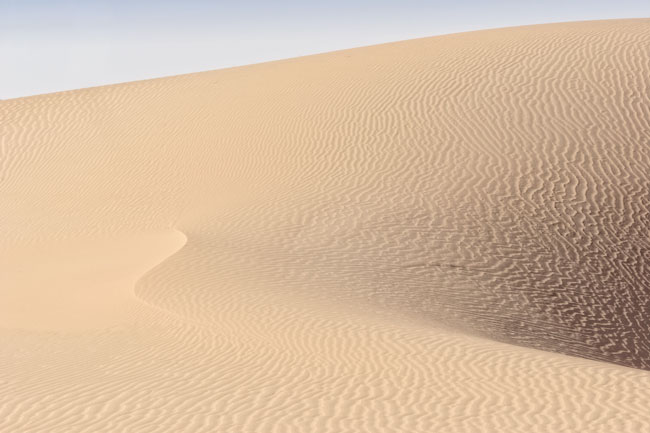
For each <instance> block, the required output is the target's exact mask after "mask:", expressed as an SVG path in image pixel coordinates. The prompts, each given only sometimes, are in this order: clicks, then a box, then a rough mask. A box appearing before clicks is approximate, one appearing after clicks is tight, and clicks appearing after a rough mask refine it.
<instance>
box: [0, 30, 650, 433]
mask: <svg viewBox="0 0 650 433" xmlns="http://www.w3.org/2000/svg"><path fill="white" fill-rule="evenodd" d="M649 95H650V20H616V21H599V22H581V23H563V24H549V25H540V26H528V27H519V28H507V29H498V30H489V31H481V32H471V33H463V34H454V35H448V36H441V37H434V38H427V39H419V40H412V41H405V42H398V43H393V44H385V45H378V46H372V47H364V48H359V49H352V50H346V51H340V52H334V53H327V54H322V55H317V56H309V57H303V58H297V59H289V60H284V61H278V62H271V63H265V64H259V65H251V66H246V67H240V68H233V69H226V70H220V71H212V72H204V73H198V74H191V75H184V76H178V77H170V78H165V79H157V80H150V81H142V82H134V83H126V84H120V85H113V86H106V87H99V88H92V89H83V90H78V91H72V92H64V93H58V94H51V95H42V96H37V97H30V98H22V99H15V100H8V101H2V102H0V119H1V124H0V128H1V129H0V201H1V204H2V205H1V206H0V240H1V242H0V259H1V260H2V261H0V265H2V266H3V267H4V268H5V269H7V271H6V272H5V271H3V274H2V275H0V285H1V287H0V302H2V303H3V305H5V306H4V307H2V308H5V310H4V311H5V313H6V314H4V315H3V318H2V319H0V326H1V328H0V336H1V337H2V339H1V341H2V344H0V431H1V432H12V433H13V432H45V431H47V432H52V433H54V432H99V431H106V432H114V431H128V432H178V431H188V432H189V431H197V432H215V431H219V432H232V431H242V432H294V431H295V432H313V431H319V432H369V431H372V432H432V431H452V432H453V431H458V432H476V431H485V432H563V431H564V432H574V431H575V432H578V431H579V432H601V431H602V432H611V431H621V432H623V431H630V432H638V431H645V430H649V429H650V415H649V414H648V411H647V408H648V407H650V373H649V372H648V371H647V370H650V322H649V321H648V320H647V314H648V311H649V309H650V194H649V191H650V96H649ZM179 248H180V249H179ZM16 252H18V253H16ZM44 270H45V271H44ZM68 299H73V300H74V302H71V301H68ZM106 305H108V307H106ZM101 306H104V307H106V308H99V307H101ZM1 311H3V310H2V309H1V308H0V312H1ZM16 311H25V312H28V313H26V314H17V313H16ZM100 313H101V314H100ZM57 317H60V318H61V319H60V320H58V319H57ZM566 355H570V356H566ZM630 367H632V368H630Z"/></svg>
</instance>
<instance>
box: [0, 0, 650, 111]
mask: <svg viewBox="0 0 650 433" xmlns="http://www.w3.org/2000/svg"><path fill="white" fill-rule="evenodd" d="M647 16H650V1H648V0H644V1H641V0H617V1H612V0H609V1H604V0H591V1H588V0H577V1H572V0H565V1H560V0H548V1H526V0H520V1H515V0H500V1H498V0H495V1H491V2H486V1H479V0H457V1H452V0H448V1H438V0H432V1H424V0H393V1H388V0H347V1H342V0H330V1H321V2H309V1H296V0H285V1H283V0H278V1H260V0H240V1H207V0H185V1H180V0H177V1H171V0H158V1H153V0H149V1H141V0H130V1H126V0H87V1H72V0H0V99H8V98H14V97H20V96H27V95H34V94H39V93H49V92H54V91H60V90H67V89H75V88H81V87H88V86H95V85H101V84H109V83H117V82H123V81H132V80H140V79H145V78H153V77H160V76H165V75H175V74H182V73H187V72H196V71H202V70H209V69H218V68H224V67H228V66H236V65H243V64H249V63H257V62H262V61H267V60H273V59H280V58H286V57H295V56H302V55H306V54H312V53H318V52H324V51H332V50H337V49H342V48H350V47H356V46H363V45H370V44H376V43H382V42H389V41H396V40H403V39H411V38H416V37H423V36H432V35H438V34H444V33H452V32H459V31H466V30H476V29H483V28H492V27H503V26H513V25H523V24H534V23H544V22H557V21H574V20H588V19H607V18H627V17H647Z"/></svg>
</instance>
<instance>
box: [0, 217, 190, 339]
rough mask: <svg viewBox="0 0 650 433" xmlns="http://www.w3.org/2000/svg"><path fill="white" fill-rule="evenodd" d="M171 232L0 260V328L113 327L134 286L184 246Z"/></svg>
mask: <svg viewBox="0 0 650 433" xmlns="http://www.w3.org/2000/svg"><path fill="white" fill-rule="evenodd" d="M186 240H187V239H186V237H185V235H184V234H183V233H182V232H180V231H177V230H173V231H168V232H159V233H136V234H132V235H121V236H118V237H114V238H104V239H76V240H68V241H64V242H51V243H49V244H46V245H38V246H35V245H32V246H29V247H23V248H16V249H12V250H11V251H10V252H4V253H2V254H1V255H0V268H1V269H2V270H3V272H2V275H0V327H5V328H19V329H30V330H47V331H63V330H65V331H74V330H88V329H96V328H102V327H107V326H112V325H116V324H119V323H120V322H121V321H122V320H124V319H125V317H126V315H127V314H128V312H129V309H130V307H131V306H132V305H133V304H134V303H135V302H137V301H136V298H135V297H134V296H133V286H134V284H135V282H136V281H137V280H138V278H140V277H141V276H142V275H144V274H145V273H146V272H148V271H149V270H151V269H153V268H154V267H155V266H156V265H158V264H160V263H161V262H162V261H164V260H165V259H166V258H167V257H169V256H170V255H172V254H174V253H175V252H177V251H178V250H179V249H181V248H182V247H183V245H185V242H186Z"/></svg>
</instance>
